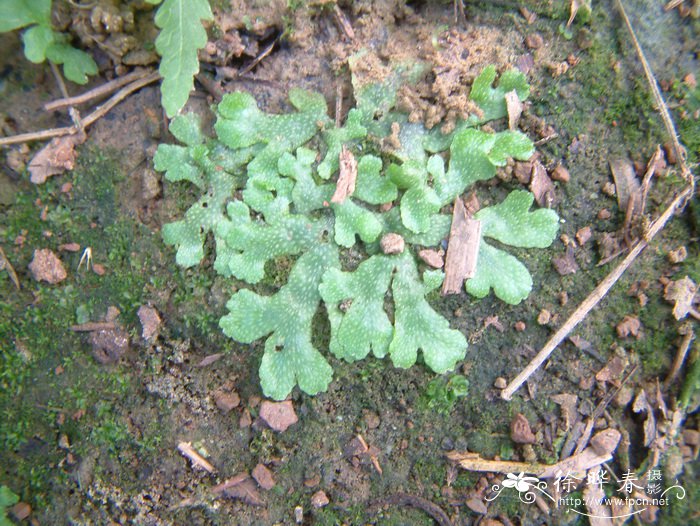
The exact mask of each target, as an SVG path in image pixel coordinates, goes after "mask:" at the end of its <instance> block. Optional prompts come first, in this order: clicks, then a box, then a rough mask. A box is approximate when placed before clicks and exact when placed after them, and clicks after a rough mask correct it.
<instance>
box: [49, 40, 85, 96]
mask: <svg viewBox="0 0 700 526" xmlns="http://www.w3.org/2000/svg"><path fill="white" fill-rule="evenodd" d="M54 37H55V33H54ZM45 52H46V58H48V59H49V60H50V61H51V62H53V63H54V64H63V74H64V75H65V76H66V78H67V79H68V80H71V81H73V82H75V83H76V84H86V83H87V81H88V75H97V72H98V69H97V64H95V61H94V60H93V59H92V57H91V56H90V55H88V54H87V53H85V51H81V50H79V49H75V48H74V47H72V46H69V45H68V44H65V43H62V42H57V41H55V42H53V43H52V44H51V45H49V46H48V47H47V48H46V50H45Z"/></svg>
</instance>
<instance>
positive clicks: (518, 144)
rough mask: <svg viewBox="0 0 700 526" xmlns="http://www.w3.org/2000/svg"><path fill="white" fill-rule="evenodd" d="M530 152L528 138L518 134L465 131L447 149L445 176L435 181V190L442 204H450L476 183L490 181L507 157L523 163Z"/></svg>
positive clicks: (531, 145)
mask: <svg viewBox="0 0 700 526" xmlns="http://www.w3.org/2000/svg"><path fill="white" fill-rule="evenodd" d="M533 153H534V145H533V143H532V141H530V139H528V138H527V137H526V136H525V135H523V134H522V133H520V132H513V131H504V132H500V133H485V132H482V131H480V130H475V129H473V128H466V129H464V130H462V131H461V132H459V133H458V134H456V135H455V137H454V140H453V141H452V145H451V146H450V166H449V170H448V172H447V174H445V175H444V176H442V175H441V174H440V176H439V177H437V178H436V179H435V189H436V191H437V193H438V196H439V198H440V201H441V203H442V204H447V203H449V202H451V201H452V200H453V199H454V198H455V197H456V196H458V195H461V194H462V193H463V192H464V191H465V190H466V189H467V188H468V187H469V186H471V185H472V184H474V183H475V182H477V181H484V180H486V179H491V178H492V177H493V176H495V175H496V168H497V167H498V166H503V165H505V163H506V159H507V158H508V157H514V158H516V159H519V160H527V159H529V158H530V157H531V156H532V154H533Z"/></svg>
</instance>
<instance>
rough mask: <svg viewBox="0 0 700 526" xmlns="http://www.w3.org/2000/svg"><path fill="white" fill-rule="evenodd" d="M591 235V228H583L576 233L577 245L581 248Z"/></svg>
mask: <svg viewBox="0 0 700 526" xmlns="http://www.w3.org/2000/svg"><path fill="white" fill-rule="evenodd" d="M592 235H593V234H592V232H591V227H589V226H585V227H583V228H581V229H579V230H578V232H576V241H578V244H579V245H581V246H583V245H585V244H586V243H587V242H588V240H589V239H591V236H592Z"/></svg>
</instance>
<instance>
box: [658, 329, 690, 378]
mask: <svg viewBox="0 0 700 526" xmlns="http://www.w3.org/2000/svg"><path fill="white" fill-rule="evenodd" d="M686 330H687V332H686V333H685V334H684V335H683V340H682V341H681V344H680V345H679V346H678V352H677V353H676V359H675V360H674V361H673V366H672V367H671V371H670V372H669V373H668V377H667V378H666V381H665V382H664V387H665V388H666V389H668V387H669V386H670V385H671V384H672V383H673V382H675V381H676V377H677V376H678V373H679V372H680V370H681V367H683V362H684V361H685V357H686V356H687V355H688V349H690V344H691V343H692V342H693V338H695V334H694V333H693V327H692V325H690V324H688V328H687V329H686Z"/></svg>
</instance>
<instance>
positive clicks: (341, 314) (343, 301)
mask: <svg viewBox="0 0 700 526" xmlns="http://www.w3.org/2000/svg"><path fill="white" fill-rule="evenodd" d="M393 270H394V259H393V258H390V257H386V256H379V255H377V256H372V257H371V258H369V259H367V260H365V261H363V262H362V263H361V264H360V266H359V267H358V268H357V269H356V270H355V271H354V272H342V271H341V270H340V269H337V268H334V269H330V270H328V271H326V273H325V274H324V275H323V281H322V283H321V285H320V287H319V291H320V293H321V297H322V298H323V301H324V302H325V303H326V310H327V312H328V318H329V320H330V322H331V342H330V351H331V352H332V353H333V354H334V355H336V356H337V357H338V358H342V359H344V360H347V361H349V362H352V361H355V360H361V359H362V358H365V357H366V356H367V355H368V354H369V352H370V349H371V350H372V352H373V353H374V355H375V356H376V357H377V358H383V357H384V356H385V355H386V353H387V351H388V350H389V343H390V342H391V338H392V336H393V332H394V329H393V327H392V325H391V322H390V321H389V317H388V316H387V315H386V312H385V311H384V298H385V296H386V293H387V290H388V288H389V282H390V281H391V275H392V272H393Z"/></svg>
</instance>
